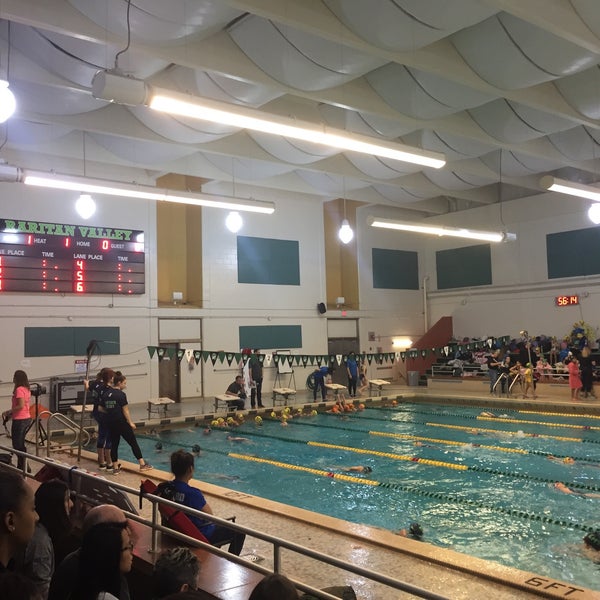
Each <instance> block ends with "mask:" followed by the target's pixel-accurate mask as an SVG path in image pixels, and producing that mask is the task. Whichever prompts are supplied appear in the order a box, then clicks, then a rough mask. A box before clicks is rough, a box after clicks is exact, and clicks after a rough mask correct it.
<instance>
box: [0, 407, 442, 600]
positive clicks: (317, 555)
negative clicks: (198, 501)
mask: <svg viewBox="0 0 600 600" xmlns="http://www.w3.org/2000/svg"><path fill="white" fill-rule="evenodd" d="M62 416H64V415H62ZM0 450H6V451H8V452H11V453H13V454H16V455H17V456H23V457H25V458H26V459H28V460H34V461H36V462H40V463H42V464H45V465H50V466H54V467H62V468H65V469H70V470H72V471H73V470H75V471H76V472H77V474H78V476H80V477H84V478H89V479H93V480H94V481H95V482H98V481H99V479H101V478H100V477H98V475H97V474H93V473H88V472H87V471H85V470H84V469H80V468H79V467H77V466H71V465H65V464H63V463H58V462H57V461H54V460H51V459H44V458H41V457H36V456H33V455H30V454H28V453H26V452H21V451H18V450H14V449H13V448H8V447H5V446H1V445H0ZM24 462H25V463H27V461H24ZM0 468H13V469H14V467H8V466H5V465H0ZM20 471H21V472H22V474H23V476H24V477H31V475H28V474H27V471H26V467H25V466H23V469H20ZM106 482H107V485H108V484H110V487H111V488H113V489H117V490H120V491H122V492H125V493H127V494H132V495H135V496H138V497H139V498H140V503H141V501H142V499H146V500H148V501H149V502H151V503H152V520H150V521H148V520H147V519H144V518H143V517H140V516H139V515H136V514H133V513H130V512H127V511H123V512H125V514H126V515H127V518H129V519H131V520H132V521H136V522H137V523H141V524H143V525H147V526H148V527H151V529H152V546H151V548H150V550H149V551H150V552H156V551H157V547H158V532H159V531H161V532H163V533H167V534H168V535H169V536H170V537H174V538H176V539H178V540H181V541H183V542H185V543H186V544H188V545H191V546H196V547H199V548H202V549H204V550H208V551H209V552H211V553H212V554H216V555H218V556H221V557H223V558H227V559H228V560H230V561H232V562H235V563H237V564H239V565H242V566H244V567H246V568H249V569H251V570H254V571H258V572H259V573H262V574H264V575H268V574H271V571H270V570H269V569H266V568H264V567H261V566H259V565H256V564H253V563H250V562H248V561H246V560H244V559H243V558H240V557H238V556H235V555H233V554H230V553H229V552H226V551H224V550H221V549H220V548H217V547H215V546H211V545H210V544H206V543H204V542H201V541H199V540H196V539H195V538H191V537H189V536H187V535H185V534H182V533H179V532H176V531H174V530H173V529H169V528H168V527H164V526H163V525H161V524H160V523H159V518H160V515H159V511H158V505H159V504H165V505H167V506H172V507H175V508H177V510H179V511H182V512H184V513H186V514H190V515H192V516H197V517H200V518H202V519H203V520H205V521H212V522H214V523H216V524H219V525H222V526H224V527H227V528H228V529H233V530H235V531H238V532H240V533H244V534H246V535H247V536H250V537H253V538H256V539H259V540H262V541H264V542H267V543H270V544H272V545H273V565H274V566H273V571H274V572H275V573H279V572H280V570H281V557H280V550H281V549H282V548H285V549H287V550H291V551H292V552H296V553H297V554H301V555H303V556H306V557H308V558H312V559H314V560H317V561H319V562H322V563H325V564H327V565H330V566H333V567H337V568H339V569H342V570H344V571H347V572H349V573H352V574H354V575H359V576H360V577H364V578H366V579H370V580H371V581H374V582H376V583H380V584H383V585H386V586H388V587H391V588H393V589H396V590H400V591H404V592H408V593H410V594H413V595H414V596H416V597H418V598H425V599H426V600H450V598H448V597H447V596H441V595H440V594H436V593H435V592H430V591H429V590H425V589H423V588H420V587H417V586H414V585H412V584H410V583H406V582H404V581H399V580H397V579H394V578H393V577H388V576H387V575H384V574H383V573H379V572H377V571H371V570H369V569H364V568H362V567H359V566H356V565H352V564H348V562H346V561H343V560H340V559H338V558H335V557H333V556H329V555H328V554H324V553H322V552H319V551H317V550H311V549H310V548H307V547H305V546H301V545H300V544H295V543H294V542H290V541H288V540H284V539H283V538H279V537H277V536H274V535H270V534H268V533H263V532H262V531H258V530H256V529H251V528H250V527H245V526H243V525H238V524H237V523H234V522H232V521H229V520H226V519H221V518H220V517H217V516H215V515H211V514H208V513H204V512H201V511H198V510H195V509H193V508H189V507H187V506H183V505H182V504H177V503H176V502H171V501H170V500H166V499H165V498H161V497H159V496H155V495H153V494H147V493H145V492H142V491H141V490H139V489H134V488H131V487H129V486H126V485H124V484H121V483H118V482H116V481H112V480H111V481H110V482H109V481H108V480H106ZM294 584H295V585H296V586H297V587H298V588H299V589H301V590H302V591H304V592H308V593H310V594H312V595H314V596H317V597H318V598H322V599H324V600H339V598H337V597H336V596H332V595H331V594H328V593H327V592H324V591H322V590H319V589H316V588H313V587H311V586H310V585H308V584H305V583H302V582H300V581H295V580H294Z"/></svg>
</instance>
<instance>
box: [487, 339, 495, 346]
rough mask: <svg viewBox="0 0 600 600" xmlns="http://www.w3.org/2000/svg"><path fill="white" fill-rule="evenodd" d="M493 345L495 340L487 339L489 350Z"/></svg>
mask: <svg viewBox="0 0 600 600" xmlns="http://www.w3.org/2000/svg"><path fill="white" fill-rule="evenodd" d="M493 343H494V340H493V339H492V338H488V339H487V345H488V348H491V347H492V344H493Z"/></svg>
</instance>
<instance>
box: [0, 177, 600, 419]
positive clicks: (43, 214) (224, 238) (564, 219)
mask: <svg viewBox="0 0 600 600" xmlns="http://www.w3.org/2000/svg"><path fill="white" fill-rule="evenodd" d="M75 197H76V194H69V193H67V192H61V191H51V190H37V189H33V188H27V187H26V186H23V185H17V184H0V198H1V199H2V217H3V218H15V219H31V220H35V221H49V222H56V223H68V224H82V220H81V219H80V218H79V217H78V216H76V214H75V212H74V209H73V203H74V201H75ZM269 199H273V200H275V202H276V205H277V210H276V212H275V214H274V215H272V216H261V215H252V214H247V215H244V220H245V226H244V229H243V230H242V231H241V234H243V235H249V236H257V237H270V238H278V239H287V240H298V241H299V242H300V257H301V258H300V263H301V264H300V280H301V282H300V285H299V286H258V285H248V284H239V283H237V264H236V237H235V235H233V234H231V233H229V232H228V231H227V230H226V229H225V227H224V218H225V214H224V213H223V212H222V211H218V210H210V209H205V210H204V211H203V238H204V239H203V243H204V249H203V273H202V277H203V281H204V302H205V306H204V308H202V309H189V308H187V307H186V308H183V307H173V308H162V307H161V308H158V307H157V299H156V258H155V253H156V241H155V228H156V226H155V210H154V206H153V205H152V204H150V203H146V202H141V201H135V200H128V199H121V198H118V199H117V198H112V199H111V198H104V199H101V198H100V199H97V200H98V212H97V214H96V216H95V217H94V218H93V224H95V225H101V226H107V227H124V228H130V229H142V230H144V231H145V232H146V241H145V247H146V294H144V295H141V296H104V295H96V296H76V295H72V294H65V295H64V296H63V295H58V296H54V295H52V294H48V295H46V294H17V293H0V322H1V323H2V327H3V329H2V331H3V334H4V335H3V340H4V343H3V344H2V345H1V346H0V379H1V380H2V383H1V386H0V396H2V397H4V399H3V400H0V408H1V407H2V406H6V405H7V403H8V398H7V397H8V395H9V394H10V391H11V389H12V386H11V384H10V381H11V379H12V374H13V372H14V370H15V369H18V368H24V369H25V370H26V371H27V372H28V373H29V375H30V377H31V379H32V380H36V379H43V378H47V377H50V376H54V375H63V376H66V375H69V374H73V373H74V359H75V358H81V357H56V358H29V359H26V358H25V357H24V348H23V330H24V328H25V327H27V326H43V327H59V326H61V327H65V326H115V325H116V326H118V327H119V328H120V332H121V355H120V356H118V357H112V356H104V357H102V359H101V362H100V363H94V364H93V365H92V371H95V370H96V369H98V368H100V367H102V366H110V367H113V368H120V369H121V370H123V371H124V372H125V373H126V374H127V375H128V391H129V399H130V401H131V402H134V403H135V402H145V401H146V400H147V398H150V397H153V396H157V395H158V361H157V359H156V357H154V358H153V359H150V357H149V355H148V352H147V346H153V345H158V343H159V339H160V338H159V331H158V322H159V319H173V318H174V319H177V318H182V317H183V318H185V319H193V320H195V321H196V322H197V321H201V327H200V328H199V329H200V331H201V338H202V339H201V340H192V339H189V338H187V337H186V336H182V339H181V340H179V341H180V342H181V345H182V347H193V348H197V349H200V347H201V348H202V349H205V350H218V349H223V350H227V351H239V347H238V346H239V337H238V336H239V327H240V325H266V324H272V325H300V326H301V327H302V348H298V349H292V353H293V354H323V353H326V351H327V318H340V317H341V313H340V312H339V311H335V310H330V311H328V312H327V313H326V314H325V315H319V314H318V312H317V309H316V305H317V303H318V302H321V301H323V300H324V298H325V297H326V281H325V272H324V248H323V219H322V205H321V202H320V200H319V199H317V198H315V199H313V200H312V201H311V200H310V199H307V198H306V196H302V197H295V196H294V195H293V194H291V195H290V194H286V197H285V198H281V197H278V196H277V195H276V193H275V192H273V198H269ZM586 208H587V204H586V203H585V202H583V201H580V200H577V199H569V200H566V199H564V198H561V197H559V196H557V195H552V194H544V195H540V196H536V197H533V198H529V199H524V200H520V201H515V202H505V203H504V204H503V206H502V215H500V212H499V211H500V208H499V206H497V205H494V206H488V207H483V208H480V209H475V210H472V211H468V212H462V213H460V214H456V215H450V216H447V217H445V219H444V220H445V222H446V223H448V222H450V221H452V220H454V224H456V225H461V226H465V227H473V228H479V229H498V228H501V225H500V224H501V222H503V223H504V224H505V227H506V229H508V230H509V231H512V232H515V233H516V234H517V236H518V239H517V241H516V242H508V243H502V244H498V245H494V246H493V248H492V262H493V281H494V283H493V285H492V286H483V287H477V288H472V289H461V290H449V291H437V290H436V277H435V252H436V250H439V249H443V248H451V247H452V248H454V247H462V246H465V245H471V243H470V242H469V241H468V240H454V241H448V240H444V239H439V238H430V237H424V236H418V235H411V234H399V233H397V232H391V231H384V230H375V229H373V228H371V227H368V226H367V225H366V224H365V219H366V216H367V214H370V213H372V212H373V211H372V210H370V209H361V211H359V218H358V221H359V225H358V231H357V244H358V268H359V275H360V302H361V310H357V311H348V314H347V318H348V319H358V331H359V339H360V349H361V350H365V351H373V352H376V351H377V350H378V349H379V348H381V350H382V351H383V352H388V351H391V350H393V348H392V339H393V338H394V337H396V336H408V337H411V338H412V339H414V340H416V339H418V338H419V336H420V335H421V334H422V333H423V332H424V329H425V325H424V314H423V311H424V306H423V292H422V290H421V289H419V290H374V289H373V287H372V273H371V250H372V248H373V247H377V248H389V249H399V250H409V251H417V252H419V285H420V286H422V284H423V278H424V277H429V280H428V286H429V287H430V290H431V291H430V293H429V296H428V307H427V308H428V317H429V324H430V325H432V324H433V323H435V322H436V320H437V319H439V318H440V317H442V316H446V315H449V316H452V317H453V319H454V333H455V335H456V336H457V337H463V336H486V335H496V336H500V335H511V336H516V335H517V334H518V332H519V330H521V329H527V330H528V331H529V332H530V334H532V335H536V334H539V333H545V334H548V335H558V336H562V335H564V334H565V333H567V332H568V331H570V329H571V327H572V323H573V322H574V321H576V320H579V319H581V318H583V319H584V320H586V321H587V322H588V323H590V324H591V325H593V326H597V325H598V322H599V319H600V317H599V316H598V315H600V277H588V278H570V279H567V280H558V281H548V280H547V274H546V246H545V236H546V234H547V233H549V232H557V231H565V230H571V229H578V228H585V227H589V226H590V224H589V222H588V220H587V217H586V214H585V212H586ZM378 210H379V212H378V214H380V215H381V216H393V213H394V211H393V209H385V208H382V209H378ZM565 251H566V252H568V251H569V250H568V249H565ZM573 260H577V257H576V256H574V257H573ZM563 293H569V294H570V293H579V294H580V296H581V299H582V304H581V306H580V307H569V308H556V307H555V306H554V297H555V296H556V295H559V294H563ZM197 330H198V328H197V327H196V326H195V327H194V331H197ZM369 332H374V333H375V336H376V337H375V341H369V340H368V333H369ZM194 335H196V334H194ZM184 338H185V339H184ZM170 341H177V340H170ZM200 344H201V346H200ZM262 350H269V349H268V348H263V349H262ZM401 367H402V365H400V366H398V365H394V367H389V366H382V367H378V368H376V369H375V371H374V372H373V373H370V376H371V377H373V375H377V376H378V377H390V376H391V377H394V376H396V372H397V370H398V369H399V368H401ZM310 371H311V367H306V368H303V367H296V368H295V379H296V386H297V387H298V389H303V388H304V380H305V378H306V376H307V375H308V373H309V372H310ZM234 375H235V367H233V368H231V369H230V368H228V367H226V366H221V365H217V366H216V367H215V368H213V366H212V365H211V363H210V362H208V363H206V364H202V363H201V364H200V365H198V366H197V367H195V368H194V369H191V370H190V369H188V368H187V367H186V365H185V363H183V362H182V378H181V381H182V396H183V397H184V398H185V397H190V396H196V395H198V394H199V392H198V388H200V387H202V388H203V391H204V394H205V395H212V394H215V393H221V392H222V391H223V390H224V389H225V388H226V386H227V385H228V384H229V382H230V381H232V379H233V376H234ZM274 376H275V370H274V368H271V369H269V368H267V369H266V372H265V391H266V392H267V393H268V391H270V386H271V384H272V381H273V380H274Z"/></svg>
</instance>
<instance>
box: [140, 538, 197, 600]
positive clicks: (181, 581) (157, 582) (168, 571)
mask: <svg viewBox="0 0 600 600" xmlns="http://www.w3.org/2000/svg"><path fill="white" fill-rule="evenodd" d="M199 574H200V562H199V561H198V557H197V556H196V555H195V554H194V553H193V552H192V551H191V550H190V549H189V548H183V547H178V548H169V549H167V550H163V551H162V552H161V553H160V556H159V557H158V558H157V559H156V562H155V563H154V570H153V572H152V589H153V590H154V595H155V598H156V599H157V600H158V599H159V598H164V597H165V596H168V595H169V594H175V593H176V592H186V591H188V590H195V589H196V587H197V585H198V575H199Z"/></svg>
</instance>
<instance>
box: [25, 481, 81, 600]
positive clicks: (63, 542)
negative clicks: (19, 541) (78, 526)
mask: <svg viewBox="0 0 600 600" xmlns="http://www.w3.org/2000/svg"><path fill="white" fill-rule="evenodd" d="M72 507H73V502H72V501H71V491H70V490H69V486H68V485H67V484H66V483H65V482H64V481H62V480H61V479H52V480H50V481H45V482H44V483H42V484H41V485H40V487H39V488H38V489H37V490H36V492H35V510H36V511H37V513H38V515H39V521H38V523H37V524H36V526H35V531H34V534H33V537H32V538H31V540H29V543H28V544H27V548H26V549H25V554H24V556H23V561H22V565H20V566H19V571H20V572H22V573H23V574H24V575H26V576H27V577H29V578H30V579H31V580H32V581H33V582H34V583H35V584H36V585H37V587H38V589H39V590H40V593H41V595H42V597H43V598H47V597H48V591H49V589H50V581H51V579H52V575H53V574H54V568H55V565H58V564H60V563H61V561H62V560H63V558H64V557H65V556H66V555H67V554H69V553H70V552H72V551H73V550H75V549H77V548H78V547H79V540H78V539H77V537H76V536H75V535H73V533H72V531H73V525H72V523H71V519H70V513H71V509H72Z"/></svg>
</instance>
